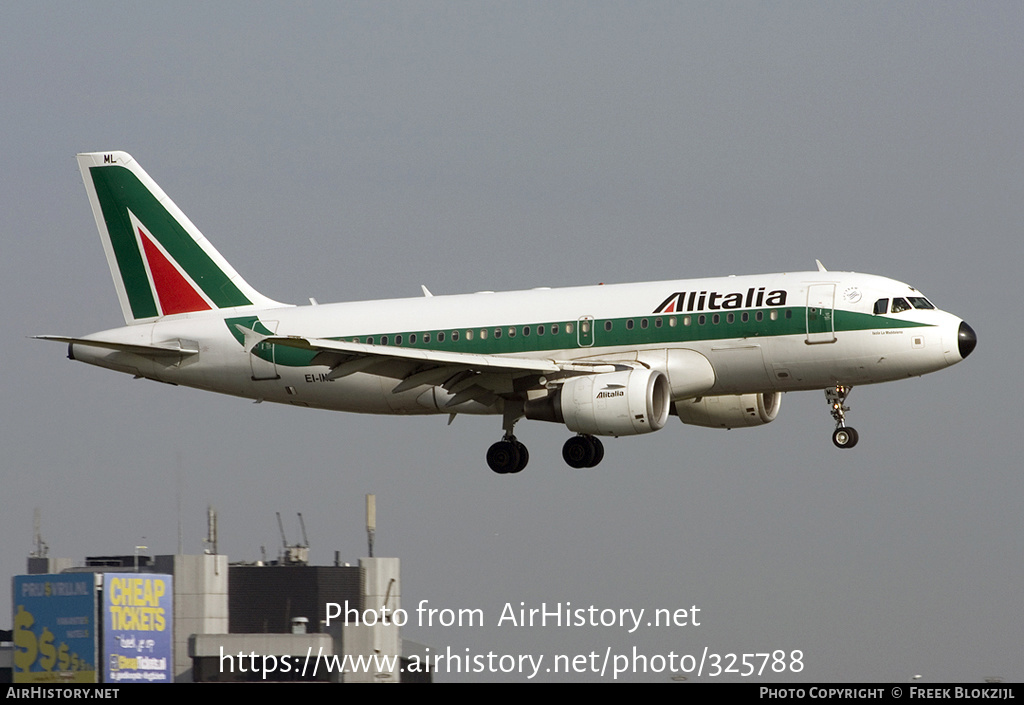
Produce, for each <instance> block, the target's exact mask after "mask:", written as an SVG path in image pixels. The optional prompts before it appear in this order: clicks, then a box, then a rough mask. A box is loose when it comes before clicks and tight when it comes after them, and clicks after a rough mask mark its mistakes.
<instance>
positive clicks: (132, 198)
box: [39, 152, 977, 474]
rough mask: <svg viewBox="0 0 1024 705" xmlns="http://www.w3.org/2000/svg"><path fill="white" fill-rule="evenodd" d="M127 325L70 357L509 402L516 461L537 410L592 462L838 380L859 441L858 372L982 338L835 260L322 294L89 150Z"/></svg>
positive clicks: (351, 390) (505, 412) (84, 168)
mask: <svg viewBox="0 0 1024 705" xmlns="http://www.w3.org/2000/svg"><path fill="white" fill-rule="evenodd" d="M78 164H79V168H80V169H81V172H82V178H83V180H84V181H85V188H86V191H87V192H88V194H89V202H90V204H91V205H92V211H93V215H94V216H95V218H96V225H97V227H98V228H99V231H100V236H101V239H102V241H103V249H104V251H105V252H106V256H107V262H108V263H109V265H110V271H111V274H112V275H113V277H114V285H115V287H116V289H117V295H118V298H119V299H120V302H121V310H122V312H123V313H124V318H125V322H126V323H127V325H126V326H125V327H123V328H115V329H112V330H107V331H103V332H100V333H94V334H92V335H87V336H85V337H82V338H69V337H63V336H39V337H40V338H44V339H47V340H58V341H62V342H65V343H67V344H68V357H69V358H71V359H72V360H79V361H82V362H87V363H89V364H92V365H98V366H100V367H106V368H109V369H112V370H116V371H119V372H126V373H128V374H131V375H134V376H136V377H144V378H148V379H153V380H158V381H160V382H168V383H171V384H180V385H185V386H189V387H198V388H200V389H206V390H210V391H214V392H221V393H224V394H233V395H236V396H240V397H247V398H250V399H255V400H257V401H272V402H279V403H282V404H293V405H295V406H303V407H312V408H319V409H333V410H337V411H354V412H362V413H373V414H449V415H450V419H449V422H450V420H451V419H453V418H454V417H455V415H456V414H494V415H498V416H501V418H502V428H503V430H504V436H503V438H502V439H501V440H500V441H498V442H497V443H495V444H494V445H492V446H491V447H490V449H489V450H488V452H487V463H488V465H489V466H490V467H491V469H492V470H494V471H495V472H497V473H502V474H504V473H517V472H519V471H521V470H522V469H523V468H524V467H525V466H526V464H527V462H528V460H529V454H528V452H527V449H526V447H525V446H524V445H523V444H522V443H521V442H520V441H518V440H517V439H516V437H515V435H513V430H514V427H515V424H516V422H517V421H519V420H520V419H523V418H527V419H537V420H541V421H550V422H554V423H559V424H563V425H565V427H566V428H567V429H568V430H569V431H571V432H572V433H574V434H575V435H573V436H572V437H570V438H569V439H568V440H567V441H566V442H565V445H564V447H563V449H562V456H563V458H564V459H565V461H566V462H567V463H568V464H569V465H570V466H572V467H592V466H594V465H597V464H598V463H599V462H601V459H602V458H603V457H604V447H603V445H602V443H601V441H600V440H599V439H598V437H599V436H632V435H638V434H644V433H652V432H654V431H658V430H660V429H662V428H664V427H665V425H666V424H667V423H668V422H669V416H670V415H675V416H677V417H678V418H679V419H680V421H682V422H683V423H686V424H696V425H698V426H707V427H711V428H739V427H748V426H760V425H762V424H766V423H769V422H771V421H772V420H774V419H775V417H776V415H777V414H778V413H779V404H780V401H781V396H782V393H783V392H789V391H799V390H813V389H819V390H821V389H824V390H825V396H826V401H827V403H828V404H829V406H830V408H831V413H832V417H833V419H834V420H835V431H834V432H833V434H832V441H833V443H834V444H835V445H836V446H837V447H839V448H852V447H853V446H854V445H856V443H857V440H858V434H857V432H856V431H855V430H854V429H853V428H850V427H849V426H847V425H846V413H845V412H847V411H849V408H848V407H847V406H846V405H845V401H846V397H847V394H849V392H850V389H851V388H852V387H853V386H855V385H864V384H877V383H879V382H890V381H893V380H898V379H904V378H906V377H914V376H918V375H923V374H925V373H926V372H934V371H936V370H941V369H942V368H944V367H948V366H950V365H953V364H956V363H957V362H960V361H961V360H963V359H964V358H966V357H967V356H968V355H970V354H971V351H972V350H974V347H975V345H976V343H977V337H976V336H975V333H974V331H973V330H972V329H971V327H970V326H969V325H967V324H966V323H965V322H963V321H962V320H960V319H959V318H957V317H956V316H954V315H952V314H949V313H946V312H945V311H940V310H939V309H937V308H936V307H935V306H934V305H933V304H932V303H931V301H929V300H928V299H927V298H926V297H925V296H924V295H923V294H921V293H920V292H919V291H917V290H916V289H914V288H913V287H911V286H908V285H906V284H902V283H900V282H898V281H894V280H892V279H886V278H884V277H880V276H873V275H869V274H855V273H850V272H831V271H827V270H826V269H825V268H824V267H823V266H821V263H820V262H819V263H818V269H817V271H809V272H790V273H784V274H765V275H758V276H730V277H722V278H714V279H690V280H680V281H665V282H651V283H645V284H613V285H597V286H584V287H574V288H565V289H547V288H542V289H532V290H529V291H512V292H503V293H495V292H489V291H484V292H478V293H475V294H464V295H456V296H432V295H431V294H430V292H429V291H428V290H427V289H426V287H423V296H422V297H417V298H411V299H393V300H386V301H363V302H355V303H338V304H329V305H318V304H317V303H316V302H315V301H313V300H312V299H311V300H310V304H311V305H309V306H293V305H289V304H282V303H279V302H277V301H274V300H272V299H269V298H267V297H266V296H264V295H262V294H260V293H259V292H258V291H256V290H255V289H254V288H252V287H251V286H250V285H249V284H248V283H247V282H246V281H245V280H244V279H242V278H241V277H240V276H239V275H238V273H237V272H236V271H235V270H234V269H233V268H232V267H231V265H230V264H228V263H227V261H226V260H225V259H224V258H223V257H222V256H221V255H220V253H219V252H217V250H216V249H214V247H213V246H212V245H211V244H210V243H209V242H208V241H207V240H206V238H205V237H203V235H202V233H200V232H199V230H198V229H197V228H196V226H195V225H193V224H192V222H191V221H190V220H189V219H188V218H187V217H186V216H185V214H184V213H183V212H182V211H181V210H180V209H179V208H178V206H176V205H175V204H174V202H173V201H171V199H170V198H168V197H167V195H166V194H165V193H164V192H163V191H162V190H161V189H160V187H159V186H157V184H156V182H154V181H153V179H151V178H150V176H149V175H148V174H147V173H146V172H145V171H143V169H142V167H140V166H139V165H138V163H137V162H136V161H135V160H134V159H132V157H131V156H130V155H128V154H126V153H124V152H95V153H90V154H79V155H78Z"/></svg>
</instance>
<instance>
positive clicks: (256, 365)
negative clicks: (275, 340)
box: [249, 321, 281, 381]
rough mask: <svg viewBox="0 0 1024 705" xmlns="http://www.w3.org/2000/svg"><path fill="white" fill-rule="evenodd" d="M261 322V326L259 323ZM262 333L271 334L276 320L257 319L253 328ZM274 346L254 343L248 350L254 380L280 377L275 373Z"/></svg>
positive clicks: (275, 327) (273, 331)
mask: <svg viewBox="0 0 1024 705" xmlns="http://www.w3.org/2000/svg"><path fill="white" fill-rule="evenodd" d="M261 323H262V326H261V325H260V324H261ZM264 326H265V328H264V329H263V330H256V332H257V333H261V334H263V335H273V334H274V333H275V332H276V331H277V321H257V322H256V323H255V324H254V329H257V328H263V327H264ZM274 354H275V348H274V346H273V345H270V344H269V343H262V342H261V343H256V345H254V346H253V347H252V350H250V351H249V364H250V366H251V367H252V378H253V380H254V381H260V380H265V379H280V378H281V375H279V374H277V363H276V362H275V360H274Z"/></svg>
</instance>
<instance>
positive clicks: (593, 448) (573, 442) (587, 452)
mask: <svg viewBox="0 0 1024 705" xmlns="http://www.w3.org/2000/svg"><path fill="white" fill-rule="evenodd" d="M562 458H563V459H564V460H565V462H566V464H567V465H568V466H569V467H571V468H592V467H594V466H595V465H597V464H598V463H600V462H601V461H602V460H603V459H604V444H602V443H601V441H600V439H598V438H594V437H593V436H588V435H586V434H582V433H581V434H580V435H578V436H573V437H572V438H570V439H569V440H567V441H566V442H565V445H564V446H562Z"/></svg>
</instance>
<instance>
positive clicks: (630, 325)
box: [626, 318, 633, 330]
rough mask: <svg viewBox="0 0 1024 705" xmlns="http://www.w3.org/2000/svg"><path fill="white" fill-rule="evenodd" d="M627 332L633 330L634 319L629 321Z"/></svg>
mask: <svg viewBox="0 0 1024 705" xmlns="http://www.w3.org/2000/svg"><path fill="white" fill-rule="evenodd" d="M626 330H633V319H632V318H630V319H629V320H628V321H626Z"/></svg>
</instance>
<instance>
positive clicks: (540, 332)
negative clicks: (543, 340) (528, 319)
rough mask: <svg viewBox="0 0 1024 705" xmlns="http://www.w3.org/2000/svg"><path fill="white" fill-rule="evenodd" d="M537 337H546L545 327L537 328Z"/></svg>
mask: <svg viewBox="0 0 1024 705" xmlns="http://www.w3.org/2000/svg"><path fill="white" fill-rule="evenodd" d="M537 335H544V326H537Z"/></svg>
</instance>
